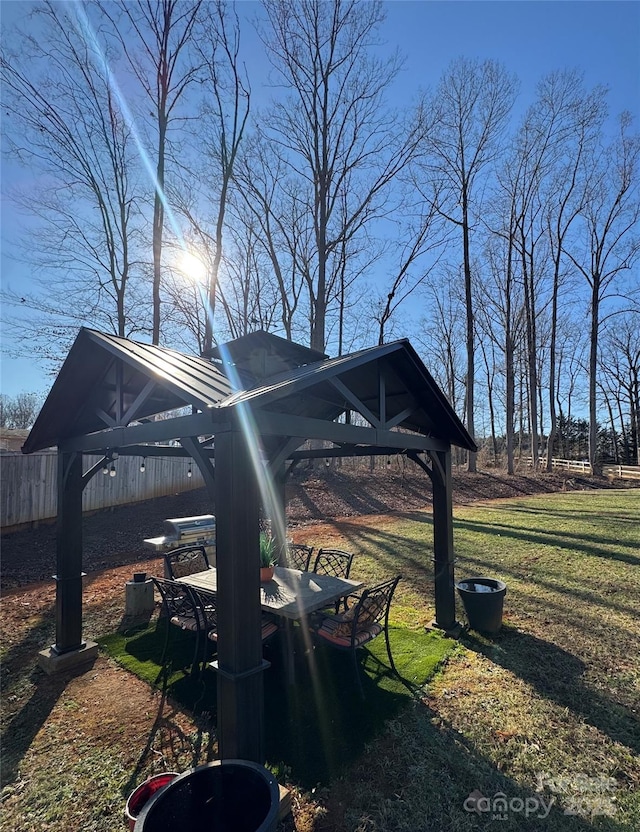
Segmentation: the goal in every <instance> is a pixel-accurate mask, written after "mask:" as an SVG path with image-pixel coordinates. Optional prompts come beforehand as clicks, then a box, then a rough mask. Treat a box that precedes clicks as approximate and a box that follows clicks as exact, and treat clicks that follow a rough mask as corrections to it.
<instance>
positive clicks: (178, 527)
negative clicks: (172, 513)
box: [163, 514, 216, 540]
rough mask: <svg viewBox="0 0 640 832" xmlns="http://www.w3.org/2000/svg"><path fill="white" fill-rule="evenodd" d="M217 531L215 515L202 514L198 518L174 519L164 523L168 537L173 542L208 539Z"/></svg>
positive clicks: (164, 529)
mask: <svg viewBox="0 0 640 832" xmlns="http://www.w3.org/2000/svg"><path fill="white" fill-rule="evenodd" d="M215 530H216V518H215V517H214V516H213V514H201V515H199V516H198V517H174V518H172V519H170V520H165V521H164V522H163V531H164V533H165V536H166V537H169V538H172V539H173V540H184V539H185V538H194V537H206V536H208V535H210V534H211V533H213V532H215Z"/></svg>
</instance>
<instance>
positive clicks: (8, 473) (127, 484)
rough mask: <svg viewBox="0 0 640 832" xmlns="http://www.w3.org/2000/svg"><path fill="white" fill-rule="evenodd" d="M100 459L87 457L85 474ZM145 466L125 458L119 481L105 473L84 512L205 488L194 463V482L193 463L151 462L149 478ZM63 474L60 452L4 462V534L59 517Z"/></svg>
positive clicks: (0, 495) (91, 488)
mask: <svg viewBox="0 0 640 832" xmlns="http://www.w3.org/2000/svg"><path fill="white" fill-rule="evenodd" d="M100 459H101V457H99V456H85V457H84V465H85V470H88V469H89V468H91V466H92V465H94V464H95V463H96V462H98V461H99V460H100ZM140 463H141V459H140V458H139V457H131V456H123V457H118V459H116V460H114V466H115V469H116V475H115V476H114V477H112V476H109V474H106V475H105V474H103V473H102V472H101V471H99V472H98V473H97V474H96V475H95V476H94V477H93V479H91V481H90V482H89V483H88V484H87V487H86V488H85V489H84V492H83V494H82V510H83V511H95V510H97V509H103V508H110V507H111V506H119V505H127V504H128V503H136V502H140V501H142V500H150V499H152V498H153V497H164V496H166V495H168V494H180V493H181V492H183V491H190V490H193V489H195V488H201V487H202V486H203V485H204V481H203V479H202V475H201V474H200V471H199V470H198V467H197V466H196V465H195V463H193V462H192V463H191V477H189V476H188V471H189V459H180V458H167V457H147V459H145V470H144V472H142V471H140ZM109 467H111V464H110V463H109ZM57 474H58V455H57V453H55V452H44V453H40V454H27V455H23V454H3V455H1V456H0V483H1V487H0V526H2V529H3V530H4V529H10V528H13V527H19V526H23V525H26V524H29V523H35V522H37V521H39V520H50V519H52V518H54V517H56V515H57V512H58V493H57Z"/></svg>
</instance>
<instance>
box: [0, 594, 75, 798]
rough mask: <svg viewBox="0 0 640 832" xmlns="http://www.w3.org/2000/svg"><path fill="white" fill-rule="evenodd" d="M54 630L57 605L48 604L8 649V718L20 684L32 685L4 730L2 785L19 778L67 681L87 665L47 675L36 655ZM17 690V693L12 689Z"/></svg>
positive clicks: (5, 687) (4, 687)
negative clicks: (23, 763) (34, 621)
mask: <svg viewBox="0 0 640 832" xmlns="http://www.w3.org/2000/svg"><path fill="white" fill-rule="evenodd" d="M54 629H55V615H54V606H53V605H49V606H48V607H46V608H45V609H44V610H43V611H42V612H41V614H40V616H39V619H38V621H37V623H36V624H34V625H33V626H31V627H30V628H29V629H28V630H27V631H26V632H25V634H24V635H23V637H22V639H21V640H20V641H19V642H17V643H16V644H14V645H13V647H11V649H10V650H8V651H7V653H6V655H5V656H4V658H3V661H2V699H3V702H2V710H3V712H4V714H5V719H6V718H7V716H8V712H10V711H11V702H12V697H13V696H17V697H18V698H20V687H21V686H22V685H24V684H25V683H28V684H30V685H31V686H32V692H31V696H30V697H29V698H28V699H27V701H26V702H24V704H23V705H22V706H21V707H20V708H19V709H18V710H17V711H16V712H15V713H14V714H13V716H12V717H11V718H10V720H9V721H8V722H7V724H6V728H4V730H3V732H2V755H1V762H2V775H1V777H0V787H3V786H5V785H7V784H8V783H11V782H12V781H13V780H15V779H16V776H17V774H18V768H19V766H20V762H21V760H22V758H23V757H24V755H25V753H26V751H27V750H28V749H29V746H30V745H31V743H32V741H33V739H34V737H35V736H36V734H37V733H38V731H39V730H40V728H41V727H42V726H43V725H44V723H45V722H46V721H47V718H48V716H49V714H50V713H51V711H52V710H53V708H54V706H55V704H56V702H57V701H58V699H59V697H60V695H61V694H62V692H63V691H64V689H65V687H66V686H67V684H68V682H69V681H70V680H71V679H72V678H74V676H75V675H77V674H78V673H84V672H85V671H86V666H85V667H83V668H80V669H79V670H77V671H76V672H69V673H66V674H59V675H55V676H47V675H46V674H45V673H44V672H43V671H42V670H40V668H38V667H35V666H34V663H35V658H34V654H35V653H36V652H37V651H38V650H41V649H42V648H43V646H44V645H45V644H46V643H47V642H48V641H49V642H50V641H51V640H52V638H53V634H54ZM14 689H16V690H17V693H15V694H13V693H12V691H13V690H14Z"/></svg>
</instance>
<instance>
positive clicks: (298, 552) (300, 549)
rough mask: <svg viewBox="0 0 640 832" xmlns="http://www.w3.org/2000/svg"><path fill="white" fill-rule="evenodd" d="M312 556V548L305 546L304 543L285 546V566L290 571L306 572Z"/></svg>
mask: <svg viewBox="0 0 640 832" xmlns="http://www.w3.org/2000/svg"><path fill="white" fill-rule="evenodd" d="M312 554H313V546H305V544H304V543H289V544H288V545H287V565H288V566H290V567H291V568H292V569H300V571H301V572H308V571H309V564H310V563H311V555H312Z"/></svg>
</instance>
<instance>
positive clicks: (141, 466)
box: [140, 456, 146, 474]
mask: <svg viewBox="0 0 640 832" xmlns="http://www.w3.org/2000/svg"><path fill="white" fill-rule="evenodd" d="M145 458H146V457H144V456H143V457H142V462H141V463H140V473H141V474H144V472H145V467H146V466H145Z"/></svg>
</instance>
